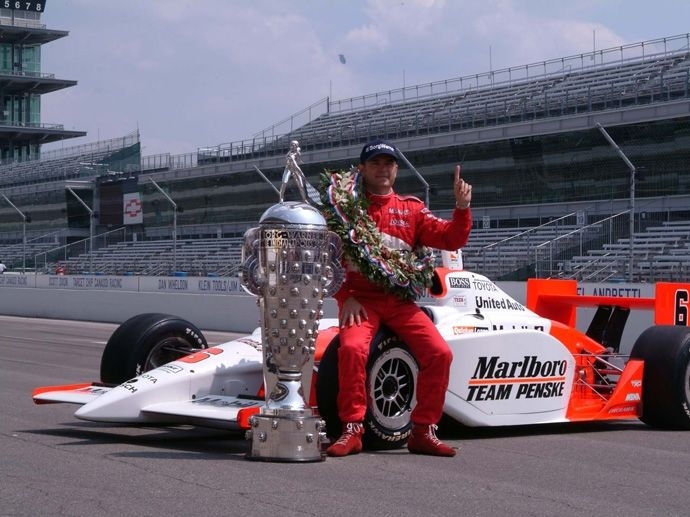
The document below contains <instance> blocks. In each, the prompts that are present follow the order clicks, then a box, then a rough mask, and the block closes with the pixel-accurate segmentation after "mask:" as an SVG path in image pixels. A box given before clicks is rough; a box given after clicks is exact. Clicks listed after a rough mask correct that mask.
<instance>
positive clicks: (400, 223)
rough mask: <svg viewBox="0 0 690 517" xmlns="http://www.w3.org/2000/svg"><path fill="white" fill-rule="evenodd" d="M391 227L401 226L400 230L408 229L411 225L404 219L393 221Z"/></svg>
mask: <svg viewBox="0 0 690 517" xmlns="http://www.w3.org/2000/svg"><path fill="white" fill-rule="evenodd" d="M390 225H391V226H399V227H400V228H408V227H409V226H410V223H409V222H407V221H405V220H404V219H391V221H390Z"/></svg>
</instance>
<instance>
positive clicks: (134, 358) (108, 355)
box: [101, 313, 208, 385]
mask: <svg viewBox="0 0 690 517" xmlns="http://www.w3.org/2000/svg"><path fill="white" fill-rule="evenodd" d="M204 348H208V343H207V342H206V338H205V337H204V335H203V334H202V333H201V331H200V330H199V329H198V328H197V327H196V326H195V325H193V324H191V323H190V322H188V321H186V320H184V319H182V318H179V317H177V316H171V315H169V314H158V313H146V314H138V315H137V316H133V317H131V318H130V319H128V320H127V321H125V322H124V323H122V324H121V325H120V326H119V327H118V328H117V329H115V332H113V334H112V335H111V336H110V339H109V340H108V342H107V343H106V345H105V349H104V350H103V355H102V356H101V382H103V383H104V384H109V385H118V384H122V383H123V382H125V381H127V380H129V379H132V378H134V377H136V376H138V375H141V374H142V373H144V372H147V371H149V370H153V369H154V368H157V367H159V366H161V365H163V364H166V363H169V362H171V361H174V360H176V359H179V358H181V357H184V356H186V355H189V354H191V353H193V352H195V351H197V350H200V349H204Z"/></svg>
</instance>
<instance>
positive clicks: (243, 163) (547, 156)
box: [0, 34, 690, 281]
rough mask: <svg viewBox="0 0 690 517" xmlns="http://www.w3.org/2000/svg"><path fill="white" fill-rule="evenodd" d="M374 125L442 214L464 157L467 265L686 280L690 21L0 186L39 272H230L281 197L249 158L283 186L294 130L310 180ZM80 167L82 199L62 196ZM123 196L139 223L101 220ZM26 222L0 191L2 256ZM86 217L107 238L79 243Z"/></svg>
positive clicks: (9, 175) (134, 142) (46, 169)
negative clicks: (470, 221) (179, 147)
mask: <svg viewBox="0 0 690 517" xmlns="http://www.w3.org/2000/svg"><path fill="white" fill-rule="evenodd" d="M599 125H600V126H601V128H606V131H607V132H608V133H609V134H610V135H611V137H612V139H613V140H614V141H615V142H616V143H617V145H618V146H619V150H620V151H621V152H622V153H624V155H625V156H626V157H627V158H628V159H629V161H630V162H632V163H633V164H634V166H635V170H632V171H631V170H630V169H629V167H628V166H627V164H626V162H625V161H624V160H622V159H621V158H620V156H619V154H618V153H617V152H616V150H615V149H614V148H613V147H612V146H611V145H610V142H608V141H607V140H606V139H605V138H604V137H603V136H602V132H601V131H600V130H599ZM283 129H286V130H283ZM128 138H131V139H130V140H128ZM372 138H386V139H389V140H391V141H393V142H394V143H395V144H396V145H397V146H398V147H399V148H400V149H401V150H402V151H403V153H404V154H405V157H406V158H407V159H409V161H410V162H411V163H412V164H414V167H415V169H416V173H414V174H413V173H411V172H410V171H408V170H406V169H405V168H404V167H402V164H401V172H400V174H399V179H398V186H399V190H400V191H401V192H403V193H411V194H415V195H418V196H419V197H420V198H423V199H425V198H427V196H428V200H429V204H430V208H431V209H432V210H433V211H434V212H435V213H437V214H439V215H441V216H447V215H448V214H449V213H450V210H451V209H452V206H453V195H452V182H451V181H450V179H449V178H450V175H451V171H452V170H453V166H454V164H455V163H462V164H463V176H464V177H465V178H466V179H467V180H468V181H470V182H471V183H472V184H473V192H474V198H473V214H474V218H475V227H474V230H473V234H472V237H471V239H470V243H469V244H468V246H467V248H466V249H465V251H464V256H465V264H466V267H468V268H469V269H475V270H478V271H482V272H484V273H486V274H487V275H489V276H491V277H493V278H497V279H524V278H527V277H530V276H540V277H562V278H578V279H580V280H592V281H612V280H616V281H621V280H625V279H634V280H635V281H653V280H660V279H681V278H686V279H687V275H688V262H687V260H685V258H686V257H687V256H688V241H689V239H688V233H687V232H685V230H684V228H687V227H690V222H688V221H690V167H689V166H688V163H690V34H685V35H680V36H673V37H669V38H662V39H658V40H652V41H646V42H641V43H637V44H633V45H626V46H621V47H616V48H611V49H604V50H598V51H596V52H587V53H582V54H578V55H576V56H568V57H563V58H559V59H554V60H549V61H543V62H540V63H533V64H528V65H522V66H516V67H511V68H508V69H504V70H498V71H490V72H486V73H482V74H475V75H473V76H467V77H460V78H452V79H448V80H445V81H438V82H434V83H428V84H422V85H415V86H408V87H405V88H401V89H397V90H389V91H385V92H377V93H373V94H367V95H363V96H358V97H353V98H350V99H343V100H331V99H325V100H323V101H319V102H318V103H316V104H314V105H312V106H309V107H307V108H305V109H304V110H302V111H300V112H299V113H297V114H295V115H293V116H292V117H289V118H288V119H285V120H283V121H281V122H280V123H278V124H276V125H274V126H272V127H270V128H267V129H265V130H263V131H262V132H260V133H257V134H256V135H254V137H253V138H251V139H248V140H244V141H241V142H231V143H228V144H221V145H217V146H210V147H204V148H201V149H198V150H197V151H196V152H193V153H188V154H185V155H177V156H172V155H157V156H148V157H147V156H145V157H140V156H139V154H138V153H139V142H138V135H136V136H134V135H130V137H125V138H124V139H122V142H121V143H117V142H116V141H112V142H110V143H111V144H112V145H114V146H115V147H112V148H110V149H108V150H105V149H104V147H107V146H105V145H104V143H99V144H93V148H92V149H90V150H87V149H81V150H76V149H75V150H74V151H73V152H72V151H70V152H67V150H65V153H64V154H63V156H61V157H59V158H58V157H50V156H48V157H45V159H44V160H43V159H42V160H41V161H37V162H35V163H34V164H33V166H28V167H27V166H25V165H24V164H12V165H8V166H5V167H0V191H2V192H4V193H5V194H6V195H7V196H8V197H9V198H10V199H12V202H13V203H15V204H16V205H17V206H20V207H22V206H23V207H31V211H32V219H33V222H32V223H31V226H32V229H31V234H32V238H37V237H39V236H42V235H49V236H50V237H48V239H47V240H48V241H50V240H51V239H52V240H53V241H54V242H55V244H58V245H56V246H54V248H53V249H52V250H48V251H45V250H44V251H38V252H36V253H35V255H33V256H31V257H29V262H30V263H31V267H35V268H36V269H37V270H39V271H44V272H52V271H53V270H54V268H55V267H56V266H57V265H58V264H60V265H61V266H62V265H64V266H65V267H67V268H68V270H69V271H70V272H77V273H88V272H91V273H97V274H151V275H165V274H168V275H172V274H178V273H180V274H184V273H186V274H193V275H209V274H213V275H216V274H217V275H229V274H234V272H235V271H236V268H237V263H238V260H239V244H238V243H239V242H240V240H241V236H242V234H243V232H244V231H245V230H246V228H248V227H250V226H253V225H255V224H256V221H257V220H258V218H259V216H260V215H261V213H262V212H263V211H264V210H265V209H266V208H267V207H268V206H270V205H271V204H273V203H275V202H277V196H276V194H275V191H274V190H273V189H272V188H271V187H270V186H269V185H266V184H265V182H264V179H263V178H262V177H261V176H260V175H258V174H257V172H256V168H259V169H260V170H261V171H262V172H263V175H264V176H265V177H266V178H268V179H269V181H271V182H272V183H273V184H274V185H277V184H278V183H279V182H280V179H281V176H282V170H283V167H284V161H285V153H286V152H287V150H288V145H289V141H290V140H292V139H297V140H299V142H300V145H301V148H302V159H303V160H304V165H303V167H302V168H303V170H304V171H305V174H306V175H307V177H308V179H309V181H310V182H311V183H312V184H314V185H315V184H317V183H318V179H319V175H320V173H321V172H322V171H324V170H334V169H344V168H348V167H349V166H350V165H351V164H352V163H355V162H356V160H357V157H358V155H359V151H360V149H361V146H362V144H363V143H364V142H366V141H368V140H370V139H372ZM116 140H118V139H116ZM417 173H418V174H419V175H421V176H422V177H423V178H424V180H425V182H426V184H427V185H428V188H427V185H425V184H424V183H422V182H421V181H420V180H419V176H418V175H417ZM74 180H77V181H78V182H81V184H82V185H81V186H80V189H81V190H78V192H79V193H80V195H81V193H83V196H84V200H85V201H86V203H85V204H86V205H87V208H88V210H86V211H85V209H84V207H82V206H80V205H79V203H78V202H77V201H76V200H75V199H73V197H74V196H70V195H69V194H66V193H65V189H66V188H67V186H69V185H74V184H73V183H70V182H73V181H74ZM155 185H159V186H161V187H162V188H163V189H164V191H165V195H164V194H163V193H162V192H161V191H160V190H159V189H158V188H155ZM76 188H77V187H76V186H75V187H74V189H76ZM118 189H119V190H118ZM113 191H115V192H116V194H115V197H113V194H112V192H113ZM133 192H136V193H137V194H138V195H140V196H141V207H142V218H141V220H140V221H136V222H131V224H128V223H127V221H125V220H124V219H123V218H122V217H120V218H119V219H118V217H114V216H113V214H112V213H110V215H109V216H108V217H106V216H105V215H106V212H107V208H108V206H110V205H113V204H115V205H117V203H120V202H121V200H122V196H123V195H127V194H128V193H133ZM292 194H293V195H296V193H294V192H293V193H292ZM118 196H120V197H118ZM169 199H174V206H173V204H172V203H170V201H169ZM635 201H637V203H635V204H634V202H635ZM119 206H120V207H121V206H122V205H119ZM111 208H112V207H111ZM120 209H121V208H120ZM89 210H90V211H91V212H92V213H87V212H89ZM119 215H120V216H121V215H122V214H119ZM92 216H95V217H92ZM93 219H95V222H94V221H93ZM20 224H21V221H18V218H17V216H16V213H13V211H12V209H11V208H10V207H9V206H2V204H1V203H0V243H4V246H7V247H4V248H3V247H0V257H2V258H3V260H5V262H6V263H7V258H6V257H7V256H9V255H6V254H7V253H10V251H11V253H12V256H13V257H16V256H17V255H16V253H17V250H18V247H17V245H18V243H19V242H20V234H19V231H18V229H19V226H20ZM92 224H95V230H96V234H97V235H98V236H101V235H105V234H106V233H107V232H113V233H114V235H116V236H117V239H116V242H112V239H111V240H110V241H109V240H108V239H106V238H103V239H101V240H100V241H98V239H97V238H94V239H89V237H90V233H89V231H90V230H93V228H92V227H91V225H92ZM171 228H175V229H176V231H177V234H176V235H174V236H173V235H172V230H171ZM119 229H122V231H119ZM631 230H632V231H633V233H632V243H633V244H632V245H631V244H630V238H631ZM59 232H62V233H59ZM684 232H685V233H684ZM109 235H110V234H109ZM94 241H98V243H97V244H96V245H95V246H94ZM29 242H30V241H27V245H28V243H29ZM86 242H89V243H90V245H89V246H87V245H86V244H85V243H86ZM22 245H23V242H22ZM37 245H38V244H37ZM0 246H3V245H2V244H0ZM10 246H11V247H10ZM23 249H26V248H25V246H23ZM37 249H38V248H37ZM27 253H29V254H31V253H34V251H31V252H26V251H23V254H24V256H23V257H22V258H23V260H25V259H26V254H27ZM15 267H16V260H15Z"/></svg>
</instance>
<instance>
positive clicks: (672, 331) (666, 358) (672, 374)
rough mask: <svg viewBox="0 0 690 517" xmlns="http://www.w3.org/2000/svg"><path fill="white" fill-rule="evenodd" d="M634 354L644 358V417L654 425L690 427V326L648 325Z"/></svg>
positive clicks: (676, 427)
mask: <svg viewBox="0 0 690 517" xmlns="http://www.w3.org/2000/svg"><path fill="white" fill-rule="evenodd" d="M630 358H631V359H642V360H643V361H644V374H643V380H642V416H641V417H640V420H642V421H643V422H644V423H646V424H647V425H650V426H653V427H660V428H666V429H690V327H684V326H679V325H657V326H654V327H650V328H648V329H647V330H645V331H644V332H643V333H642V334H640V337H639V338H637V341H636V342H635V344H634V346H633V348H632V351H631V352H630Z"/></svg>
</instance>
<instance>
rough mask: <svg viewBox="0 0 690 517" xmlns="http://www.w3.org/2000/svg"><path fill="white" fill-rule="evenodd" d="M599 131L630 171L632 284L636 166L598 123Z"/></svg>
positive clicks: (630, 275)
mask: <svg viewBox="0 0 690 517" xmlns="http://www.w3.org/2000/svg"><path fill="white" fill-rule="evenodd" d="M597 129H599V131H600V132H601V134H602V135H604V138H606V141H607V142H608V143H609V144H610V145H611V147H613V148H614V149H615V151H616V152H617V153H618V156H620V157H621V159H622V160H623V161H624V162H625V164H626V165H627V166H628V169H630V262H629V264H628V281H629V282H631V283H632V281H633V248H634V243H633V240H634V239H635V172H636V169H635V166H634V165H633V164H632V162H631V161H630V160H628V157H627V156H625V154H624V153H623V151H622V150H621V148H620V147H618V144H616V142H615V141H614V140H613V138H611V136H610V135H609V134H608V133H607V132H606V130H605V129H604V127H603V126H602V125H601V124H600V123H599V122H597Z"/></svg>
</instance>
